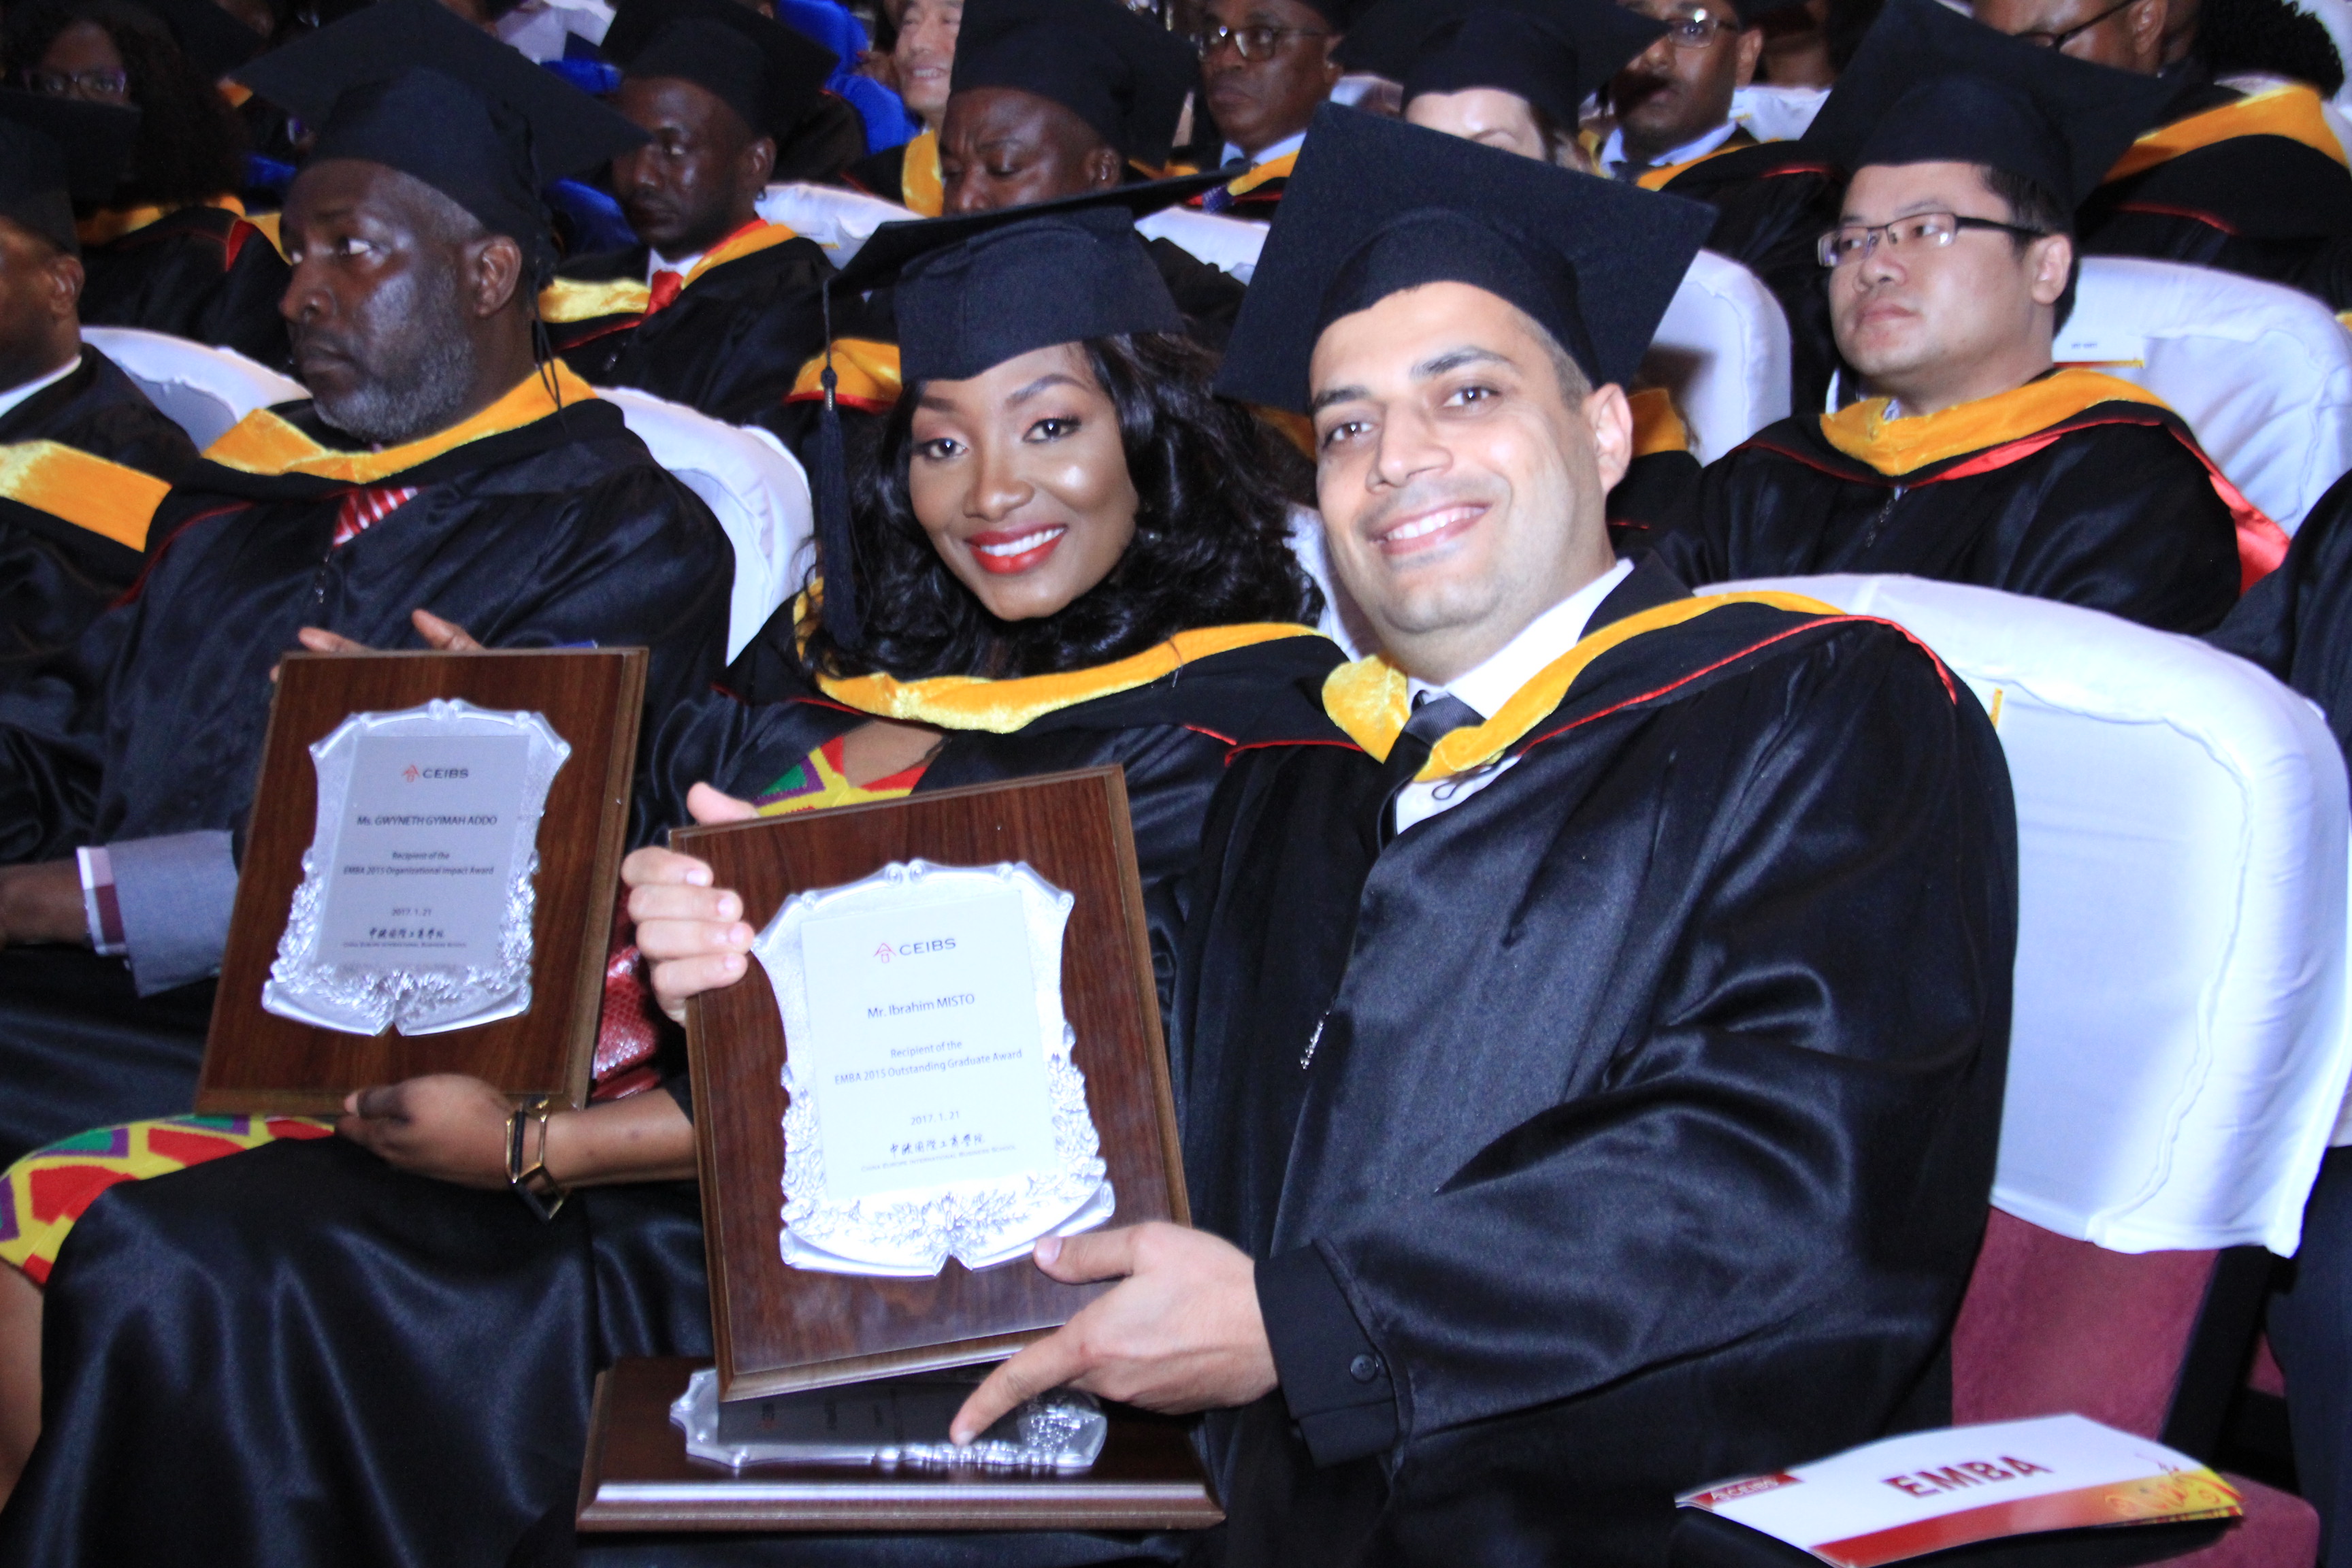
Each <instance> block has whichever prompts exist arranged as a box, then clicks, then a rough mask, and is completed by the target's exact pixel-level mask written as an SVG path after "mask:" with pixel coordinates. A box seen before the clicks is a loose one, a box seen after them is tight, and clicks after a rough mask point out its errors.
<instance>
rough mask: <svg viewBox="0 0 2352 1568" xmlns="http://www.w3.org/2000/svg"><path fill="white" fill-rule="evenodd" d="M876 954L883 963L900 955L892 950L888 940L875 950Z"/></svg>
mask: <svg viewBox="0 0 2352 1568" xmlns="http://www.w3.org/2000/svg"><path fill="white" fill-rule="evenodd" d="M874 956H875V957H876V958H878V959H880V960H881V961H882V962H883V963H889V962H890V961H891V960H892V959H894V958H896V957H898V954H897V953H896V952H892V951H891V950H890V944H889V943H888V942H884V943H883V944H882V945H881V946H880V947H877V948H876V949H875V950H874Z"/></svg>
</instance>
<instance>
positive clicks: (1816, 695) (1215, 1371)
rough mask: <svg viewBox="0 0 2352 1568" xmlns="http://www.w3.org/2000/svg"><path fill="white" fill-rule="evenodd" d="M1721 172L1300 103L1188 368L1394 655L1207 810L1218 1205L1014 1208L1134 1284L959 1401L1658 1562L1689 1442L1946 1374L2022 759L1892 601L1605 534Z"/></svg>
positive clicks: (1192, 1092)
mask: <svg viewBox="0 0 2352 1568" xmlns="http://www.w3.org/2000/svg"><path fill="white" fill-rule="evenodd" d="M1709 221H1710V220H1709V217H1708V216H1707V214H1706V212H1705V211H1704V209H1701V208H1698V207H1696V206H1695V205H1691V204H1686V203H1683V202H1679V201H1675V200H1674V199H1673V198H1670V197H1660V196H1654V195H1648V194H1646V193H1643V192H1638V191H1633V190H1628V189H1625V188H1623V187H1622V186H1618V185H1613V184H1609V183H1606V182H1603V181H1600V180H1595V179H1590V178H1586V177H1582V176H1580V175H1575V174H1569V173H1566V172H1564V171H1561V170H1559V169H1554V168H1549V167H1546V166H1545V165H1543V164H1541V163H1537V162H1535V161H1533V160H1531V159H1527V158H1520V157H1515V156H1512V155H1510V154H1507V153H1500V152H1496V151H1494V150H1492V149H1488V148H1483V147H1478V146H1475V145H1473V144H1471V143H1469V142H1465V141H1461V140H1458V139H1456V138H1453V137H1449V136H1444V135H1441V134H1438V133H1436V132H1429V131H1424V130H1421V129H1418V128H1415V127H1412V126H1405V125H1399V124H1395V123H1393V122H1390V121H1378V120H1372V119H1370V118H1367V117H1364V116H1360V115H1357V114H1354V113H1352V112H1350V111H1347V110H1326V111H1325V112H1324V114H1323V115H1322V116H1321V117H1320V118H1318V121H1317V125H1316V130H1315V133H1314V135H1313V136H1311V137H1310V138H1309V139H1308V142H1307V150H1306V152H1305V153H1304V154H1303V155H1302V157H1301V158H1300V160H1299V164H1298V169H1297V174H1296V176H1295V177H1294V179H1293V180H1292V182H1291V184H1290V188H1289V191H1288V193H1287V195H1286V196H1285V198H1284V206H1283V212H1282V215H1281V216H1280V217H1279V218H1278V219H1277V220H1276V225H1275V231H1274V234H1273V236H1272V237H1271V238H1270V239H1269V241H1268V243H1267V246H1266V250H1265V258H1264V259H1263V261H1262V262H1261V264H1260V267H1259V270H1258V274H1257V277H1256V279H1255V281H1254V282H1253V284H1252V286H1251V293H1250V299H1249V303H1248V304H1247V305H1246V306H1245V307H1244V312H1243V320H1242V321H1241V323H1240V326H1239V328H1238V329H1237V330H1236V332H1235V334H1234V348H1233V350H1232V351H1231V352H1230V353H1229V354H1228V356H1227V359H1226V363H1225V369H1224V374H1223V380H1222V382H1221V390H1223V392H1224V393H1225V394H1226V395H1229V396H1234V397H1237V398H1240V399H1243V400H1244V401H1247V402H1251V403H1257V404H1265V405H1274V406H1277V407H1284V408H1289V409H1295V410H1307V409H1311V410H1312V411H1313V415H1314V421H1315V430H1316V436H1317V439H1318V448H1319V454H1320V455H1319V459H1318V489H1319V490H1320V495H1321V501H1322V512H1323V519H1324V525H1325V528H1326V530H1327V531H1328V535H1329V542H1330V550H1331V556H1332V559H1333V561H1334V563H1335V564H1336V566H1337V568H1338V571H1339V575H1340V577H1341V578H1342V580H1343V581H1344V582H1345V584H1346V585H1347V587H1348V588H1349V591H1350V592H1351V593H1352V594H1353V595H1354V596H1355V598H1356V600H1357V602H1358V603H1359V604H1360V605H1361V607H1362V608H1363V610H1364V611H1365V613H1366V615H1367V616H1369V618H1370V620H1371V621H1372V622H1373V624H1374V625H1375V626H1376V627H1377V629H1378V631H1379V633H1380V636H1381V640H1382V643H1383V645H1384V647H1385V648H1386V649H1387V652H1386V654H1385V655H1384V656H1383V657H1380V658H1373V659H1371V660H1368V661H1366V662H1363V663H1360V664H1356V665H1349V666H1343V667H1341V668H1339V669H1338V670H1337V671H1335V672H1334V673H1333V674H1332V675H1331V676H1330V677H1329V678H1328V679H1327V681H1326V682H1325V684H1324V687H1323V699H1324V703H1325V706H1326V708H1327V710H1328V711H1329V713H1330V715H1331V717H1332V719H1333V721H1334V722H1335V724H1336V725H1337V727H1338V729H1339V731H1341V732H1343V733H1344V735H1345V736H1346V737H1348V738H1349V739H1351V740H1352V741H1353V742H1355V744H1354V745H1353V746H1349V745H1331V746H1319V747H1317V746H1308V747H1299V748H1297V749H1295V750H1292V751H1289V752H1285V753H1282V754H1280V755H1271V754H1258V753H1245V754H1244V755H1242V756H1240V757H1238V758H1236V759H1235V762H1234V767H1233V769H1232V770H1231V772H1230V773H1228V775H1227V778H1226V781H1225V784H1224V785H1223V789H1222V791H1221V793H1220V795H1219V797H1218V799H1217V801H1216V803H1215V804H1214V805H1213V807H1212V809H1211V812H1210V816H1209V826H1208V829H1207V833H1206V835H1205V842H1204V850H1203V855H1204V858H1203V868H1202V872H1201V873H1200V874H1199V876H1198V877H1196V879H1194V882H1193V883H1192V886H1191V887H1190V889H1189V890H1188V895H1187V907H1189V908H1190V909H1191V910H1192V911H1194V912H1193V916H1192V920H1191V921H1190V922H1189V923H1188V926H1187V929H1186V932H1185V947H1184V952H1183V955H1182V957H1181V960H1180V965H1179V973H1178V977H1177V996H1176V1003H1175V1009H1174V1020H1173V1024H1172V1027H1171V1053H1172V1062H1173V1068H1174V1081H1175V1085H1176V1092H1177V1099H1178V1104H1179V1106H1180V1114H1181V1120H1182V1123H1183V1135H1184V1169H1185V1177H1186V1182H1187V1184H1188V1186H1189V1187H1190V1189H1191V1194H1192V1214H1193V1216H1194V1219H1195V1221H1196V1222H1197V1223H1198V1224H1199V1225H1200V1226H1202V1229H1200V1230H1186V1229H1181V1228H1179V1227H1176V1226H1138V1227H1134V1228H1130V1229H1124V1230H1118V1231H1113V1232H1108V1233H1104V1234H1098V1235H1091V1236H1082V1237H1071V1238H1069V1239H1066V1240H1061V1241H1059V1242H1055V1241H1047V1242H1044V1243H1041V1244H1040V1245H1039V1247H1038V1254H1037V1255H1038V1262H1039V1265H1040V1267H1042V1268H1045V1269H1046V1270H1047V1272H1049V1273H1051V1274H1053V1275H1054V1276H1055V1278H1057V1279H1065V1280H1081V1279H1117V1280H1118V1284H1117V1285H1115V1286H1114V1288H1113V1289H1110V1290H1109V1291H1108V1292H1107V1293H1106V1294H1104V1295H1103V1296H1101V1297H1100V1298H1098V1299H1097V1300H1095V1301H1094V1302H1092V1303H1091V1304H1089V1305H1088V1306H1087V1308H1086V1309H1085V1310H1082V1311H1081V1312H1079V1313H1078V1315H1077V1316H1076V1318H1074V1319H1073V1320H1072V1321H1070V1323H1069V1324H1068V1325H1067V1326H1066V1328H1064V1329H1063V1330H1061V1331H1058V1332H1057V1333H1055V1334H1054V1335H1053V1336H1051V1337H1050V1338H1048V1339H1046V1340H1045V1341H1043V1342H1040V1343H1038V1344H1036V1345H1034V1346H1032V1347H1031V1348H1030V1349H1028V1350H1027V1351H1024V1352H1022V1353H1021V1354H1020V1355H1018V1356H1015V1357H1014V1358H1013V1360H1011V1361H1010V1362H1008V1363H1005V1364H1004V1365H1003V1367H1002V1368H1000V1369H999V1370H998V1371H997V1372H996V1373H994V1374H993V1375H992V1378H991V1379H990V1381H989V1382H988V1383H987V1384H984V1385H983V1386H982V1389H981V1391H980V1392H979V1393H978V1394H976V1395H975V1396H974V1398H973V1400H972V1401H971V1404H970V1405H967V1406H966V1408H965V1410H964V1411H963V1413H962V1414H961V1415H959V1417H958V1428H959V1430H960V1431H961V1432H963V1433H966V1434H970V1433H972V1432H976V1431H978V1430H980V1429H982V1427H983V1426H985V1425H986V1423H987V1421H988V1419H989V1418H991V1417H992V1415H994V1414H995V1413H997V1412H999V1411H1001V1410H1002V1409H1003V1408H1006V1407H1007V1406H1008V1405H1009V1404H1010V1402H1011V1401H1013V1399H1015V1398H1016V1397H1018V1396H1019V1395H1021V1394H1026V1393H1029V1392H1032V1391H1034V1390H1035V1389H1038V1388H1041V1387H1045V1386H1050V1385H1053V1384H1066V1383H1076V1384H1078V1385H1079V1386H1081V1387H1084V1388H1088V1389H1092V1390H1094V1391H1097V1392H1098V1393H1101V1394H1108V1395H1109V1396H1111V1397H1113V1398H1119V1399H1126V1400H1130V1401H1133V1402H1136V1403H1139V1404H1142V1405H1148V1406H1150V1407H1153V1408H1160V1409H1171V1410H1196V1409H1203V1408H1207V1409H1211V1410H1213V1411H1215V1412H1217V1413H1216V1414H1214V1415H1212V1416H1211V1418H1210V1421H1209V1423H1208V1426H1207V1429H1206V1436H1207V1441H1208V1447H1209V1453H1210V1456H1211V1458H1212V1460H1213V1465H1214V1468H1215V1471H1216V1475H1217V1479H1218V1485H1219V1489H1220V1492H1219V1495H1220V1496H1221V1497H1222V1498H1223V1500H1224V1502H1225V1506H1226V1508H1227V1510H1228V1514H1229V1523H1228V1524H1227V1526H1226V1527H1225V1532H1224V1537H1223V1542H1222V1543H1221V1545H1222V1553H1223V1554H1222V1557H1221V1559H1220V1560H1221V1561H1223V1562H1225V1563H1235V1564H1244V1563H1250V1564H1254V1563H1369V1562H1382V1563H1390V1562H1415V1563H1423V1562H1425V1563H1563V1562H1573V1563H1606V1564H1616V1563H1624V1564H1633V1563H1659V1562H1662V1561H1664V1557H1665V1548H1666V1537H1667V1534H1668V1531H1670V1530H1671V1529H1672V1527H1673V1521H1674V1516H1675V1509H1674V1498H1675V1493H1676V1491H1677V1490H1678V1489H1685V1488H1689V1487H1692V1486H1695V1485H1696V1484H1698V1483H1701V1482H1703V1481H1705V1480H1707V1479H1713V1478H1717V1477H1721V1476H1726V1475H1738V1474H1743V1473H1747V1472H1749V1471H1754V1470H1759V1469H1761V1470H1770V1469H1776V1468H1780V1467H1783V1466H1786V1465H1789V1464H1791V1463H1795V1462H1798V1461H1801V1460H1802V1459H1805V1458H1811V1457H1815V1456H1818V1455H1821V1454H1823V1453H1828V1452H1832V1451H1834V1450H1836V1449H1838V1448H1841V1447H1845V1446H1847V1445H1850V1444H1853V1443H1856V1442H1860V1441H1862V1440H1864V1439H1866V1438H1869V1437H1872V1436H1876V1435H1878V1434H1880V1433H1882V1432H1884V1431H1885V1430H1887V1429H1888V1428H1889V1427H1890V1426H1895V1425H1896V1424H1898V1423H1902V1422H1905V1421H1913V1420H1916V1421H1921V1422H1927V1421H1932V1420H1934V1419H1936V1418H1937V1416H1939V1415H1941V1414H1942V1410H1943V1407H1944V1405H1945V1404H1946V1403H1947V1402H1948V1389H1947V1388H1946V1387H1944V1386H1942V1385H1941V1381H1940V1380H1941V1374H1939V1373H1938V1372H1937V1366H1938V1364H1939V1363H1938V1362H1937V1354H1938V1351H1939V1349H1940V1348H1941V1346H1942V1345H1943V1343H1944V1340H1945V1336H1946V1334H1947V1332H1948V1329H1949V1326H1950V1322H1951V1319H1952V1315H1953V1313H1954V1311H1955V1310H1956V1309H1957V1306H1958V1301H1959V1298H1960V1293H1961V1289H1962V1287H1963V1285H1964V1284H1965V1282H1966V1280H1967V1278H1968V1274H1969V1268H1970V1266H1971V1264H1972V1262H1973V1261H1974V1258H1975V1252H1976V1247H1977V1241H1978V1238H1979V1233H1980V1231H1981V1229H1982V1226H1983V1223H1984V1216H1985V1212H1986V1209H1985V1205H1986V1203H1987V1200H1988V1196H1989V1193H1990V1183H1991V1175H1992V1163H1993V1153H1994V1147H1995V1143H1996V1141H1997V1138H1998V1134H1999V1129H2000V1092H2001V1084H2002V1076H2003V1068H2004V1065H2005V1051H2006V1044H2007V1039H2008V1032H2009V1006H2010V968H2011V956H2012V952H2013V948H2014V942H2015V931H2014V921H2015V907H2014V900H2015V895H2014V870H2015V866H2014V856H2015V849H2014V831H2013V823H2012V816H2011V805H2010V799H2009V791H2008V779H2007V775H2006V773H2004V771H2003V766H2002V763H2001V760H2000V751H1999V747H1998V744H1997V742H1995V740H1994V738H1993V734H1992V730H1991V727H1990V725H1989V724H1988V723H1987V722H1986V721H1985V717H1984V714H1983V712H1982V711H1981V710H1979V708H1978V706H1977V704H1976V702H1975V700H1974V699H1973V698H1972V697H1971V696H1970V695H1969V691H1968V689H1967V688H1966V687H1964V686H1961V685H1959V684H1958V683H1957V682H1956V681H1954V680H1953V679H1951V677H1950V676H1949V674H1948V672H1947V671H1945V670H1944V668H1942V667H1941V666H1940V665H1939V664H1938V663H1937V661H1936V659H1935V658H1934V657H1933V656H1932V655H1931V654H1929V653H1928V652H1927V650H1926V649H1924V648H1922V647H1919V646H1918V645H1917V644H1916V643H1915V642H1913V641H1912V640H1911V639H1910V638H1909V637H1906V635H1905V634H1904V633H1903V632H1901V631H1900V630H1899V629H1897V628H1895V627H1893V626H1888V625H1886V624H1885V623H1883V622H1877V621H1872V620H1867V619H1863V618H1857V617H1853V616H1843V615H1840V614H1838V613H1836V612H1834V611H1832V610H1830V609H1828V608H1827V607H1826V606H1822V605H1815V604H1811V603H1810V602H1808V601H1805V600H1802V599H1798V598H1794V597H1792V596H1787V595H1742V596H1739V597H1737V598H1717V599H1706V598H1698V599H1694V598H1692V597H1691V596H1690V595H1689V594H1688V592H1687V590H1685V588H1684V587H1683V586H1682V584H1679V583H1677V582H1676V581H1675V579H1674V578H1673V576H1672V575H1671V574H1667V573H1665V572H1664V571H1662V570H1660V569H1658V568H1656V567H1654V566H1652V567H1645V568H1643V569H1641V570H1639V571H1636V570H1635V569H1634V568H1633V567H1632V566H1631V565H1629V564H1626V563H1617V562H1614V561H1613V560H1612V555H1611V552H1610V548H1609V543H1608V535H1607V531H1606V525H1605V522H1604V521H1603V517H1602V510H1601V498H1602V496H1603V494H1604V492H1605V491H1606V490H1607V489H1608V487H1609V485H1610V484H1611V483H1612V480H1613V479H1615V477H1616V476H1617V474H1618V473H1619V472H1621V471H1622V468H1623V467H1624V465H1625V461H1626V456H1627V450H1628V446H1629V429H1630V420H1629V418H1628V416H1627V412H1626V405H1625V396H1624V393H1623V391H1622V383H1623V380H1624V378H1625V377H1626V376H1627V375H1628V374H1631V372H1632V370H1633V365H1634V364H1635V363H1636V362H1637V361H1638V359H1639V357H1640V355H1641V353H1642V350H1643V347H1644V346H1645V345H1646V344H1647V342H1648V341H1649V338H1650V336H1651V334H1652V332H1653V331H1654V329H1655V327H1656V324H1657V321H1658V319H1659V317H1660V315H1661V314H1662V313H1663V311H1664V309H1665V306H1666V303H1667V300H1668V299H1669V297H1670V295H1671V292H1672V289H1673V287H1674V284H1675V280H1676V279H1679V278H1680V277H1681V276H1682V273H1683V270H1684V268H1685V266H1686V265H1687V264H1688V262H1689V259H1690V258H1691V255H1692V253H1693V252H1694V251H1695V250H1696V248H1697V246H1698V242H1699V238H1700V237H1701V236H1702V235H1703V234H1704V233H1705V232H1706V226H1707V224H1708V222H1709ZM1334 738H1335V740H1336V739H1338V738H1339V736H1337V735H1335V737H1334ZM1359 748H1360V749H1359Z"/></svg>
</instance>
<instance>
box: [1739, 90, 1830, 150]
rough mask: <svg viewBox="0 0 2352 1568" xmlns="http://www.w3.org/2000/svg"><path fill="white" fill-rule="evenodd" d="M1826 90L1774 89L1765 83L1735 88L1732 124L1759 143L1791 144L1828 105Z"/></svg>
mask: <svg viewBox="0 0 2352 1568" xmlns="http://www.w3.org/2000/svg"><path fill="white" fill-rule="evenodd" d="M1829 97H1830V89H1827V88H1825V87H1773V86H1770V85H1769V84H1768V83H1765V82H1760V81H1759V82H1757V83H1755V84H1754V85H1753V86H1749V87H1742V88H1735V89H1732V94H1731V122H1732V123H1733V124H1734V125H1737V126H1738V127H1740V128H1741V129H1742V130H1744V131H1746V132H1748V134H1749V135H1750V136H1753V137H1755V138H1756V140H1758V141H1759V142H1794V141H1795V140H1796V139H1797V138H1798V137H1800V136H1802V135H1803V134H1804V133H1805V132H1806V129H1807V128H1808V127H1810V126H1811V124H1812V122H1813V116H1814V115H1816V114H1819V113H1820V112H1821V111H1822V104H1824V103H1826V102H1828V101H1829Z"/></svg>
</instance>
